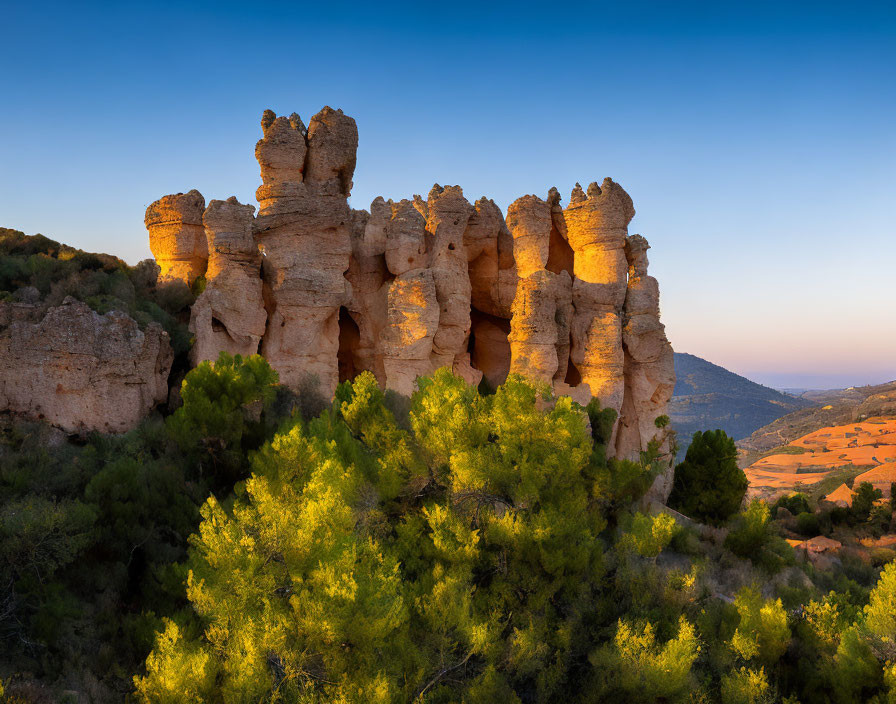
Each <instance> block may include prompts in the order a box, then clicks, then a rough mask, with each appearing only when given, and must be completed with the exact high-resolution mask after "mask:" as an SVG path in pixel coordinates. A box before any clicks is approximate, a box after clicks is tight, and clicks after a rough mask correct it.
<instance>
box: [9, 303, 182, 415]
mask: <svg viewBox="0 0 896 704" xmlns="http://www.w3.org/2000/svg"><path fill="white" fill-rule="evenodd" d="M6 305H9V304H0V308H3V307H5V306H6ZM35 310H39V309H37V307H35ZM21 312H22V311H18V313H19V315H15V314H13V315H12V316H11V317H12V318H13V321H12V322H10V324H9V325H8V327H6V328H5V329H3V330H2V331H0V369H3V373H2V374H0V408H4V409H6V410H8V411H11V412H13V413H18V414H22V415H25V416H27V417H29V418H34V419H41V420H46V421H48V422H49V423H52V424H54V425H58V426H59V427H61V428H64V429H66V430H69V431H73V432H74V431H88V430H99V431H101V432H115V433H120V432H125V431H127V430H131V429H132V428H134V427H135V426H136V425H137V424H138V423H139V422H140V420H141V419H142V418H143V417H144V416H145V415H146V414H147V413H148V412H149V411H150V410H151V409H152V408H153V407H154V406H155V405H156V404H158V403H161V402H162V401H164V400H165V399H166V398H167V397H168V374H169V372H170V371H171V363H172V360H173V357H174V355H173V352H172V351H171V345H170V344H169V342H168V334H167V333H166V332H165V331H164V330H162V328H161V327H160V326H159V325H158V324H156V323H151V324H149V325H148V326H147V327H146V329H145V330H140V328H139V327H138V325H137V323H136V321H134V320H133V319H132V318H130V317H129V316H127V315H125V314H124V313H120V312H117V311H112V312H109V313H106V314H105V315H99V314H98V313H96V312H94V311H93V310H91V308H89V307H88V306H87V305H86V304H85V303H82V302H80V301H77V300H75V299H74V298H71V297H68V298H66V299H65V301H63V303H62V305H61V306H58V307H55V308H50V309H49V310H48V311H47V313H46V315H44V316H43V317H42V318H41V319H40V320H37V321H29V320H27V319H25V316H24V315H21ZM3 317H5V316H2V315H0V319H2V318H3Z"/></svg>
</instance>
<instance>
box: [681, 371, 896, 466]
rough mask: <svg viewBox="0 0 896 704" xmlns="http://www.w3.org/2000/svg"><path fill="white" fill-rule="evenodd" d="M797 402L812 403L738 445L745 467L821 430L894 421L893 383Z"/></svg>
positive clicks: (815, 395)
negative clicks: (868, 421) (869, 421)
mask: <svg viewBox="0 0 896 704" xmlns="http://www.w3.org/2000/svg"><path fill="white" fill-rule="evenodd" d="M676 391H677V387H676ZM800 399H801V400H805V401H811V402H813V405H811V406H809V407H807V408H802V409H799V410H797V411H794V412H793V413H789V414H787V415H785V416H782V417H780V418H777V419H775V420H773V421H771V422H770V423H769V424H768V425H765V426H763V427H761V428H757V429H756V430H755V431H754V432H753V433H752V434H750V436H749V437H746V438H743V439H741V440H740V442H738V443H737V446H738V447H739V448H740V449H741V451H742V454H743V459H744V461H745V462H746V463H747V464H749V463H751V462H753V461H754V460H755V459H757V458H758V457H759V456H760V455H762V454H764V453H766V452H768V451H770V450H773V449H775V448H777V447H782V446H784V445H787V444H788V443H790V442H792V441H793V440H795V439H797V438H800V437H802V436H803V435H806V434H808V433H813V432H815V431H816V430H820V429H821V428H825V427H829V426H836V425H841V424H844V423H856V422H860V421H863V420H865V419H866V418H896V381H891V382H889V383H886V384H877V385H875V386H852V387H850V388H848V389H831V390H828V391H807V392H805V393H804V394H802V395H801V397H800ZM673 400H674V399H673Z"/></svg>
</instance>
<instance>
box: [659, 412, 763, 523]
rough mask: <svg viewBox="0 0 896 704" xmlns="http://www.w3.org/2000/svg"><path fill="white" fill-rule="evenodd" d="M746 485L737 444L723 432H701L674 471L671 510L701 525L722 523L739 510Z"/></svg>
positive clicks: (670, 498) (697, 434)
mask: <svg viewBox="0 0 896 704" xmlns="http://www.w3.org/2000/svg"><path fill="white" fill-rule="evenodd" d="M747 484H748V482H747V477H746V475H745V474H744V473H743V470H742V469H740V468H739V467H738V466H737V448H736V447H735V446H734V440H732V439H731V438H730V437H728V435H727V434H726V433H725V431H724V430H707V431H706V432H702V433H701V432H699V431H698V432H696V433H694V437H693V438H692V440H691V444H690V445H689V446H688V451H687V454H686V455H685V459H684V462H682V463H681V464H679V465H678V466H677V467H675V483H674V484H673V486H672V494H671V495H670V496H669V506H671V507H672V508H674V509H677V510H679V511H681V512H682V513H684V514H685V515H687V516H690V517H692V518H696V519H697V520H699V521H706V522H708V523H716V524H718V523H722V522H724V521H726V520H727V519H728V518H729V517H730V516H731V515H733V514H734V513H735V512H736V511H737V510H738V509H739V508H740V505H741V502H742V501H743V498H744V494H746V492H747Z"/></svg>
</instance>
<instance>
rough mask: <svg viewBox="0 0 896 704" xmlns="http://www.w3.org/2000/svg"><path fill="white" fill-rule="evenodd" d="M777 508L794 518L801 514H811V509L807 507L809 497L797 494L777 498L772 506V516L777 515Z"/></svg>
mask: <svg viewBox="0 0 896 704" xmlns="http://www.w3.org/2000/svg"><path fill="white" fill-rule="evenodd" d="M779 508H786V509H787V510H788V511H790V513H792V514H793V515H794V516H798V515H800V514H801V513H812V509H811V507H810V506H809V497H807V496H806V495H805V494H802V493H799V492H797V493H795V494H790V495H789V496H781V497H779V498H778V500H777V501H775V503H774V504H773V505H772V516H775V515H776V514H777V512H778V509H779Z"/></svg>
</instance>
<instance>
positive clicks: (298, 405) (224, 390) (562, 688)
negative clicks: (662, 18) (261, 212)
mask: <svg viewBox="0 0 896 704" xmlns="http://www.w3.org/2000/svg"><path fill="white" fill-rule="evenodd" d="M419 385H420V388H419V390H418V391H417V392H416V393H415V394H414V396H413V397H412V399H411V400H410V403H408V402H407V400H403V399H401V398H400V397H396V396H395V395H394V394H389V393H383V392H382V391H381V390H380V389H379V387H378V386H377V384H376V382H375V380H374V379H373V377H372V376H371V375H370V374H362V375H361V376H359V377H357V378H356V379H355V380H354V381H353V382H351V383H345V384H342V385H341V386H340V387H339V390H338V392H337V396H336V400H335V402H334V403H333V404H323V403H321V401H320V400H319V399H316V400H315V399H296V398H294V397H292V396H291V395H289V394H287V393H285V392H284V391H283V390H282V389H281V388H280V387H278V386H277V385H276V374H274V373H273V371H271V370H270V368H269V367H268V365H267V363H266V362H265V361H264V360H263V359H262V358H260V357H252V358H249V359H241V358H239V357H237V358H230V357H227V356H226V355H225V356H222V358H221V359H220V360H219V361H218V362H217V363H216V364H214V365H210V364H208V363H204V364H203V365H200V367H198V368H197V369H195V370H193V371H191V372H190V373H189V374H188V375H187V377H186V379H185V381H184V386H183V389H182V398H183V401H184V404H183V406H182V408H181V409H180V410H179V411H177V412H176V413H175V414H173V415H171V416H169V417H168V418H167V419H165V420H162V419H159V418H151V419H148V420H147V421H146V422H145V423H144V424H143V425H141V426H140V427H139V428H138V429H137V430H135V431H134V432H132V433H130V434H128V435H125V436H122V437H119V438H109V437H100V436H93V437H90V438H88V439H87V440H86V441H85V442H83V443H82V444H80V445H72V444H70V443H67V442H59V441H56V440H54V439H53V438H54V436H53V434H52V433H51V432H50V431H49V430H48V429H47V428H46V427H42V426H37V425H28V424H13V423H8V424H7V425H6V426H5V427H6V430H5V433H4V436H3V439H2V446H0V448H2V449H0V460H2V461H0V492H2V510H0V579H2V580H3V583H4V584H8V585H9V588H8V593H9V594H11V597H10V598H9V599H7V600H6V602H5V603H4V604H3V605H2V608H0V649H2V650H0V680H2V686H3V687H4V693H0V697H2V698H5V699H0V701H16V702H42V701H47V702H49V701H59V700H62V699H63V694H62V693H63V692H65V691H68V692H74V693H76V694H73V695H71V696H83V697H84V698H86V699H88V700H91V701H99V702H102V701H122V700H124V699H126V698H133V699H136V700H138V701H143V702H185V701H190V702H203V701H205V702H243V701H266V702H321V703H323V702H346V703H348V702H390V703H391V702H413V701H416V702H459V701H464V702H494V701H507V702H557V701H573V702H583V703H584V702H603V701H608V700H617V701H626V702H725V703H726V704H727V703H729V702H772V701H788V702H796V701H802V702H809V701H811V702H816V701H817V702H852V701H870V700H872V699H873V698H877V699H876V700H877V701H888V700H889V698H890V697H893V696H894V695H896V670H894V669H893V667H892V665H891V663H892V661H893V659H894V657H893V655H894V654H893V652H892V650H893V646H892V644H893V642H896V625H894V623H896V610H894V607H893V603H894V601H896V565H894V564H892V563H886V564H878V565H877V566H875V565H870V564H867V565H866V564H862V563H848V562H846V561H845V562H844V563H843V565H842V566H841V567H837V568H834V569H827V570H823V569H816V568H815V567H813V565H812V564H811V563H807V562H802V561H800V560H798V558H797V556H796V555H795V553H794V552H793V550H792V549H791V548H790V547H789V546H788V545H787V543H786V542H785V541H784V540H783V539H782V538H781V537H780V536H779V534H778V527H777V524H776V522H775V521H773V520H772V517H771V512H770V510H769V506H768V505H767V504H764V503H762V502H753V503H751V504H749V505H748V506H747V507H746V508H745V509H744V510H743V511H740V510H737V509H735V512H734V514H733V515H731V516H730V517H727V516H725V515H722V514H723V513H725V514H727V513H728V511H727V510H726V511H724V512H716V513H715V514H714V517H713V520H715V521H716V522H717V523H719V524H720V525H721V528H709V527H706V526H701V525H699V524H697V523H694V522H690V521H685V520H684V519H680V518H674V517H673V516H672V515H670V514H668V513H665V512H658V513H644V512H641V511H640V510H639V501H638V499H639V497H640V496H641V495H642V494H643V493H644V491H645V490H646V489H647V487H648V486H649V485H650V483H651V481H652V479H653V477H654V475H655V472H656V469H657V467H656V465H655V459H654V458H653V457H651V456H649V455H645V456H644V457H642V459H641V461H640V462H637V463H635V462H618V461H615V460H609V461H608V460H607V459H606V452H605V447H604V443H605V442H606V440H607V438H608V437H609V434H610V429H611V428H612V423H613V416H612V413H611V412H607V411H605V410H602V409H600V407H599V405H598V404H597V403H592V404H590V405H589V407H588V408H587V409H585V408H582V407H580V406H578V405H576V404H575V403H573V402H572V401H570V400H569V399H560V400H559V401H556V402H551V401H549V399H548V397H547V396H545V395H544V394H543V392H542V391H541V390H540V389H538V388H536V387H534V386H532V385H531V384H529V383H527V382H525V381H523V380H522V379H521V378H518V377H511V378H510V379H509V380H508V381H507V383H506V384H504V385H503V386H502V387H500V388H499V389H498V390H497V391H496V393H494V394H492V395H486V396H483V395H480V393H479V392H478V390H477V389H475V388H472V387H469V386H467V385H466V384H465V383H464V382H463V381H462V380H461V379H459V378H457V377H454V376H453V375H451V374H450V373H449V372H447V371H445V370H442V371H440V372H438V373H437V374H436V375H435V376H434V377H432V378H429V379H421V380H420V384H419ZM312 409H313V410H312ZM706 436H707V437H706V438H704V439H703V440H701V441H700V443H698V444H697V449H695V450H694V455H693V456H691V459H692V465H695V466H696V464H697V463H696V460H697V458H698V457H700V458H701V462H700V466H701V467H703V468H704V469H705V468H707V467H710V468H712V467H715V468H716V469H717V470H718V471H729V470H730V467H729V466H728V463H727V458H728V456H729V455H730V448H729V447H728V444H729V442H730V441H728V439H727V438H724V437H723V435H722V434H718V435H714V434H711V433H710V434H706ZM707 439H708V441H706V440H707ZM700 445H703V446H704V449H703V450H702V451H700V452H698V450H699V448H700ZM730 484H731V486H736V485H737V481H736V477H733V478H732V481H731V482H730ZM701 505H704V506H705V504H701ZM787 506H790V507H792V508H794V509H802V508H804V505H803V500H801V499H799V498H796V499H788V500H787ZM681 508H686V507H684V506H681ZM688 510H690V509H688ZM875 510H876V509H872V513H873V512H874V511H875ZM694 513H695V514H696V511H695V512H694ZM801 513H806V511H801ZM695 517H696V515H695V516H692V518H695ZM704 517H705V516H704ZM854 520H855V521H857V522H861V521H867V520H871V517H870V516H869V517H868V518H867V519H865V518H862V517H860V516H858V515H856V516H855V517H854ZM191 536H192V537H191Z"/></svg>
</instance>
